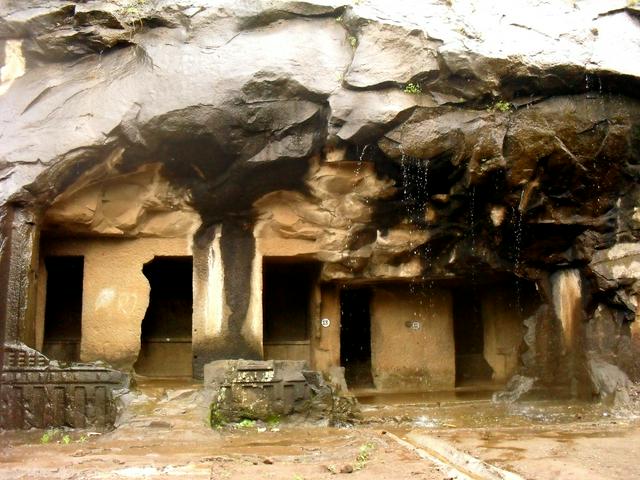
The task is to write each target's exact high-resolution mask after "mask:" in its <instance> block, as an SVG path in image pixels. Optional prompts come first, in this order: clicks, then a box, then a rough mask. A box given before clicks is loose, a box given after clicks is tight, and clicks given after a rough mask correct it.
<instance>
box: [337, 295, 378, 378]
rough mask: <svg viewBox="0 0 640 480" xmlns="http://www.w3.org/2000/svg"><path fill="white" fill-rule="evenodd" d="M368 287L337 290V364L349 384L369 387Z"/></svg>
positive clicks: (369, 301) (369, 316) (369, 325)
mask: <svg viewBox="0 0 640 480" xmlns="http://www.w3.org/2000/svg"><path fill="white" fill-rule="evenodd" d="M370 303H371V290H370V289H369V288H354V289H344V290H342V291H341V292H340V365H342V366H343V367H344V369H345V372H344V375H345V380H346V381H347V385H348V386H349V387H350V388H372V387H373V375H372V373H371V312H370Z"/></svg>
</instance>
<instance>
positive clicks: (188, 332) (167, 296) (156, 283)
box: [134, 257, 193, 377]
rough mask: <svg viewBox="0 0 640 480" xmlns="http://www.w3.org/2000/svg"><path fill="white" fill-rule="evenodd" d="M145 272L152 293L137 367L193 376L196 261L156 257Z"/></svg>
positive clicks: (142, 372)
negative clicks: (193, 315)
mask: <svg viewBox="0 0 640 480" xmlns="http://www.w3.org/2000/svg"><path fill="white" fill-rule="evenodd" d="M142 272H143V273H144V275H145V277H147V279H148V280H149V285H150V286H151V292H150V294H149V306H148V307H147V311H146V313H145V316H144V319H143V320H142V334H141V344H140V353H139V355H138V360H137V362H136V363H135V365H134V369H135V371H136V373H138V374H140V375H144V376H149V377H191V376H192V372H193V369H192V351H191V343H192V313H193V287H192V283H193V282H192V277H193V260H192V258H191V257H155V258H154V259H153V260H152V261H150V262H149V263H146V264H145V265H144V267H143V269H142Z"/></svg>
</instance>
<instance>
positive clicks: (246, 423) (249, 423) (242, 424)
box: [237, 418, 256, 428]
mask: <svg viewBox="0 0 640 480" xmlns="http://www.w3.org/2000/svg"><path fill="white" fill-rule="evenodd" d="M255 425H256V421H255V420H251V419H250V418H243V419H242V420H240V421H239V422H238V424H237V426H238V428H251V427H254V426H255Z"/></svg>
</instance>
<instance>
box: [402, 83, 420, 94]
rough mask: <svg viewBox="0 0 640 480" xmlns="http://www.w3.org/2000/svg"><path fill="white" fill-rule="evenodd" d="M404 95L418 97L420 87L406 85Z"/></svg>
mask: <svg viewBox="0 0 640 480" xmlns="http://www.w3.org/2000/svg"><path fill="white" fill-rule="evenodd" d="M404 93H410V94H412V95H419V94H420V93H422V87H421V86H420V84H418V83H407V84H406V85H405V86H404Z"/></svg>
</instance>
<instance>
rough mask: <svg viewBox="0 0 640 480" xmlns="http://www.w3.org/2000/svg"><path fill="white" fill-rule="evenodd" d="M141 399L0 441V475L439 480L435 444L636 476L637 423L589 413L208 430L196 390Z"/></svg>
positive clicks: (435, 413) (513, 461)
mask: <svg viewBox="0 0 640 480" xmlns="http://www.w3.org/2000/svg"><path fill="white" fill-rule="evenodd" d="M141 392H142V393H141V394H140V395H137V396H135V397H134V398H132V400H131V403H130V406H129V408H128V411H127V414H126V415H125V416H124V417H123V419H122V422H121V425H120V426H118V428H116V429H115V430H113V431H110V432H102V433H101V432H92V431H73V432H71V431H70V432H63V431H61V432H48V433H47V432H43V431H29V432H2V433H0V445H1V446H0V478H1V479H50V478H51V479H103V478H114V479H118V478H144V479H160V478H163V479H164V478H167V479H169V478H189V479H227V478H233V479H251V480H258V479H263V478H264V479H268V478H273V479H289V480H301V479H305V480H306V479H324V478H335V477H336V476H344V475H350V476H354V477H359V478H376V479H429V480H431V479H434V480H436V479H437V480H442V479H448V478H451V477H452V474H451V471H450V470H448V469H447V468H443V467H442V465H437V464H436V463H433V462H432V461H430V460H428V459H425V458H423V457H421V455H420V452H421V451H423V450H422V449H426V450H427V451H428V450H429V447H430V445H431V442H432V441H443V440H444V441H445V442H447V444H448V445H451V446H452V448H453V449H458V451H462V452H467V453H470V454H471V455H473V456H475V457H478V458H481V459H482V460H484V461H486V462H489V463H490V464H492V465H495V466H497V467H501V468H503V469H507V470H509V471H510V472H514V473H517V474H519V475H521V476H522V477H524V478H529V479H553V480H558V479H585V478H593V479H625V480H628V479H633V478H640V469H639V468H637V459H638V458H640V420H639V419H638V417H637V416H636V415H635V414H633V413H631V412H614V411H610V410H608V409H606V408H604V407H600V406H597V405H590V404H577V403H567V402H554V401H549V400H547V401H538V402H530V403H519V404H494V403H493V402H491V401H490V400H489V398H488V397H489V396H488V395H487V394H486V393H484V394H483V393H468V392H459V393H458V394H457V395H440V396H434V395H430V396H425V395H387V396H378V397H375V396H366V395H365V396H363V397H362V398H361V401H362V406H363V422H362V424H360V425H358V426H356V427H352V428H329V427H326V426H318V425H314V426H310V425H304V424H301V423H290V422H280V423H275V422H273V423H271V424H269V425H266V424H261V423H251V422H245V424H243V425H236V426H233V427H226V428H224V429H220V430H212V429H210V428H209V427H208V426H207V425H206V422H205V420H204V419H205V412H204V411H203V410H202V409H198V408H196V407H194V406H195V405H197V404H198V403H199V401H200V400H201V397H200V395H201V394H200V393H199V391H198V389H197V388H194V387H193V386H191V385H181V386H178V385H173V384H165V385H163V384H162V383H161V382H160V383H158V382H156V383H155V384H152V385H147V386H144V387H143V388H142V389H141ZM47 435H48V436H47ZM398 438H399V439H402V440H406V441H407V442H408V443H406V444H401V443H399V442H398V440H397V439H398ZM413 447H417V448H415V449H414V448H413ZM454 462H455V459H454ZM473 478H485V477H482V476H476V477H473Z"/></svg>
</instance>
